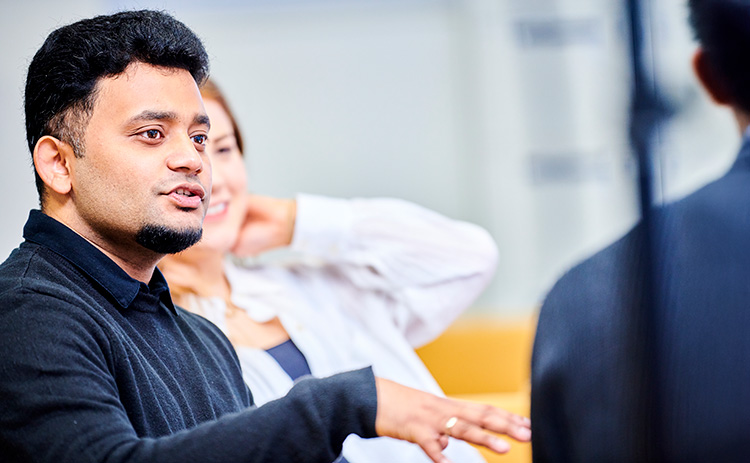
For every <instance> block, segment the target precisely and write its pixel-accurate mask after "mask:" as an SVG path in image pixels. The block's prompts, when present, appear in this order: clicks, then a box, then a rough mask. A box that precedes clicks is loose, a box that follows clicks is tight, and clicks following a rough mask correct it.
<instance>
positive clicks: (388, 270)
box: [159, 80, 497, 463]
mask: <svg viewBox="0 0 750 463" xmlns="http://www.w3.org/2000/svg"><path fill="white" fill-rule="evenodd" d="M201 94H202V96H203V101H204V105H205V107H206V113H207V114H208V116H209V118H210V120H211V132H210V141H209V142H208V144H207V146H206V151H207V152H208V153H209V156H210V158H211V163H212V166H213V186H212V190H211V203H210V204H209V207H208V213H207V214H206V218H205V220H204V223H203V238H202V240H201V241H200V242H199V243H197V244H196V245H195V246H192V247H191V248H189V249H187V250H185V251H183V252H180V253H177V254H173V255H171V256H168V257H166V258H165V259H163V260H162V261H161V263H160V264H159V268H160V269H161V271H162V272H163V274H164V276H165V278H166V279H167V281H168V282H169V285H170V288H171V289H172V294H173V297H174V299H175V302H176V303H177V304H179V305H180V306H182V307H185V308H186V309H188V310H191V311H193V312H195V313H198V314H200V315H202V316H204V317H206V318H208V319H209V320H210V321H212V322H213V323H215V324H216V325H217V326H219V327H220V328H221V329H222V330H223V331H224V332H225V334H226V335H227V337H228V338H229V339H230V341H232V344H233V345H234V347H235V349H236V350H237V355H238V357H239V360H240V364H241V365H242V372H243V376H244V378H245V381H246V382H247V384H248V386H250V390H251V391H252V392H253V398H254V399H255V402H256V403H257V404H263V403H266V402H268V401H270V400H273V399H276V398H278V397H281V396H283V395H285V394H286V393H287V392H288V391H289V389H290V388H291V387H292V385H293V384H294V381H295V380H296V379H297V378H299V377H304V376H306V375H314V376H318V377H323V376H329V375H332V374H335V373H339V372H342V371H346V370H352V369H359V368H362V367H365V366H368V365H372V367H373V371H374V373H375V375H377V376H379V377H383V378H388V379H390V380H394V381H398V382H399V383H402V384H405V385H408V386H411V387H414V388H417V389H422V390H425V391H428V392H431V393H434V394H438V395H442V391H441V390H440V388H439V387H438V385H437V383H436V382H435V380H434V379H433V378H432V376H431V375H430V373H429V371H428V370H427V368H426V367H425V366H424V364H423V363H422V362H421V361H420V359H419V357H418V356H417V355H416V354H415V352H414V348H415V347H419V346H421V345H423V344H425V343H427V342H429V341H431V340H432V339H434V338H435V337H436V336H437V335H438V334H440V333H441V332H442V331H443V330H445V328H446V327H447V326H448V325H450V323H451V322H452V321H453V320H455V318H456V317H457V316H458V315H459V314H460V313H461V312H463V311H464V310H465V309H466V308H467V307H469V305H470V304H471V303H472V302H473V301H474V300H475V299H476V297H477V296H478V295H479V294H480V292H481V291H482V290H483V289H484V288H485V286H486V285H487V283H488V282H489V281H490V279H491V277H492V275H493V273H494V270H495V265H496V260H497V250H496V247H495V244H494V242H493V241H492V238H491V237H490V236H489V234H487V232H485V231H484V230H483V229H481V228H479V227H477V226H475V225H471V224H468V223H465V222H458V221H455V220H450V219H448V218H446V217H443V216H441V215H438V214H436V213H434V212H432V211H429V210H426V209H424V208H421V207H419V206H416V205H414V204H411V203H408V202H405V201H400V200H396V199H355V200H342V199H333V198H326V197H320V196H313V195H304V194H300V195H298V196H297V197H296V198H295V199H274V198H268V197H263V196H258V195H251V196H248V193H247V191H248V190H247V178H246V172H245V168H244V162H243V138H242V136H241V134H240V131H239V129H238V124H237V122H236V120H235V118H234V115H233V113H232V112H231V111H230V108H229V105H228V104H227V102H226V100H225V98H224V96H223V95H222V94H221V93H220V92H219V89H218V88H217V86H216V85H215V83H214V82H212V81H210V80H209V82H207V83H206V85H204V86H203V87H201ZM284 247H287V248H289V249H291V250H293V251H295V253H297V254H299V255H302V258H298V259H296V260H294V261H289V259H287V261H286V262H283V263H276V264H269V263H264V264H263V263H257V262H249V261H247V260H245V261H240V260H238V259H236V258H235V257H236V256H237V255H241V256H254V255H258V254H260V253H262V252H264V251H268V250H271V249H276V248H284ZM232 252H233V253H234V256H233V255H232V254H230V253H232ZM444 453H445V455H446V456H448V457H449V458H450V459H451V460H453V461H455V462H466V463H470V462H478V461H484V460H483V458H482V457H481V456H480V455H479V453H478V452H477V451H476V449H474V448H472V447H471V446H469V445H468V444H466V443H464V442H460V441H455V440H453V441H452V442H451V444H450V445H448V447H447V448H446V449H445V452H444ZM343 458H344V460H342V461H349V462H351V463H363V462H372V463H378V462H385V461H404V462H407V461H408V462H414V463H416V462H427V461H428V458H427V457H426V455H424V452H422V451H421V450H420V449H419V447H417V446H415V445H413V444H409V443H406V442H403V441H397V440H394V439H388V438H378V439H362V438H360V437H357V436H350V437H349V438H348V439H347V441H346V442H345V443H344V449H343Z"/></svg>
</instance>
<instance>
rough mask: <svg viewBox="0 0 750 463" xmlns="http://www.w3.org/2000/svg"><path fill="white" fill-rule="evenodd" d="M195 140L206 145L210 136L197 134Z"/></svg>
mask: <svg viewBox="0 0 750 463" xmlns="http://www.w3.org/2000/svg"><path fill="white" fill-rule="evenodd" d="M193 141H194V142H195V143H198V144H199V145H205V144H206V141H208V136H206V135H196V136H194V137H193Z"/></svg>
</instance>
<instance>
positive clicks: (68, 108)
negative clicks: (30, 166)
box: [24, 10, 208, 200]
mask: <svg viewBox="0 0 750 463" xmlns="http://www.w3.org/2000/svg"><path fill="white" fill-rule="evenodd" d="M134 62H142V63H146V64H151V65H154V66H163V67H167V68H175V69H184V70H186V71H188V72H190V74H191V75H192V76H193V79H195V82H196V83H197V84H198V85H201V84H202V83H203V82H204V81H205V79H206V78H207V77H208V55H207V53H206V50H205V48H204V47H203V44H202V43H201V40H200V39H199V38H198V37H197V36H196V35H195V33H193V31H191V30H190V29H188V27H187V26H185V25H184V24H183V23H181V22H180V21H178V20H176V19H175V18H173V17H172V16H170V15H169V14H167V13H164V12H161V11H152V10H140V11H124V12H120V13H116V14H112V15H103V16H97V17H94V18H91V19H84V20H81V21H78V22H75V23H73V24H69V25H67V26H63V27H60V28H59V29H56V30H55V31H53V32H52V33H50V34H49V36H48V37H47V40H45V41H44V44H43V45H42V46H41V48H40V49H39V50H38V51H37V52H36V54H35V55H34V58H33V59H32V61H31V64H30V65H29V71H28V75H27V77H26V95H25V102H24V106H25V111H26V141H27V143H28V145H29V150H30V151H31V153H32V154H33V152H34V146H35V145H36V143H37V141H39V139H40V138H41V137H43V136H44V135H52V136H54V137H56V138H59V139H60V140H62V141H64V142H66V143H69V144H70V145H71V146H72V147H73V149H74V152H75V153H76V155H78V156H81V155H83V146H82V140H81V138H82V134H83V130H84V128H85V125H86V124H87V123H88V120H89V118H90V116H91V111H92V109H93V105H94V101H95V98H96V84H97V82H98V80H99V79H101V78H103V77H109V76H115V75H118V74H121V73H122V72H124V71H125V68H127V67H128V65H129V64H131V63H134ZM35 175H36V187H37V191H38V192H39V198H40V200H43V192H44V184H43V182H42V180H41V178H40V177H39V175H38V174H36V171H35Z"/></svg>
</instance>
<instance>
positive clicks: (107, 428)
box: [0, 295, 528, 463]
mask: <svg viewBox="0 0 750 463" xmlns="http://www.w3.org/2000/svg"><path fill="white" fill-rule="evenodd" d="M6 296H7V295H6ZM23 300H24V297H23V295H20V296H17V297H16V298H15V299H14V300H9V299H8V298H6V300H5V302H7V303H8V304H7V305H5V306H4V307H5V310H3V312H2V314H0V351H1V352H3V353H4V355H3V356H1V357H0V395H1V396H2V397H3V401H2V404H0V454H1V455H2V456H3V459H4V461H11V462H13V461H19V462H25V461H42V462H55V463H58V462H77V463H78V462H105V461H106V462H147V461H148V462H153V461H159V462H164V463H171V462H191V461H194V462H269V463H270V462H279V461H298V460H301V459H302V460H304V461H310V462H321V463H322V462H330V461H332V460H333V459H335V458H336V456H337V455H338V454H339V453H340V451H341V445H342V443H343V441H344V439H345V438H346V436H347V435H349V434H350V433H355V434H358V435H360V436H363V437H374V436H376V435H384V436H390V437H395V438H399V439H405V440H409V441H411V442H416V443H418V444H420V445H422V447H423V448H425V450H426V451H428V452H429V454H430V455H431V456H432V457H433V459H436V458H439V455H438V453H437V452H439V451H438V450H436V449H438V448H439V447H440V446H441V445H444V443H445V438H444V437H443V433H444V431H445V429H444V426H445V423H446V422H447V419H448V418H449V417H451V416H457V417H458V418H459V421H458V423H457V425H456V426H455V427H454V432H453V435H454V436H456V437H458V438H465V439H466V440H468V441H470V442H476V443H479V444H488V443H490V444H491V442H490V441H489V440H487V439H488V438H487V437H485V436H484V435H483V434H480V433H479V431H478V430H479V429H480V428H483V429H488V430H491V431H496V432H508V433H510V434H511V435H512V436H514V437H517V438H519V439H526V438H527V437H528V435H527V433H528V423H527V422H525V421H524V420H523V419H522V418H520V417H515V416H513V415H510V414H507V413H505V412H503V411H501V410H497V409H491V408H486V409H482V408H481V407H477V406H469V405H466V404H462V403H458V402H455V401H449V400H447V399H441V398H438V397H435V396H432V395H430V394H427V393H423V392H420V391H415V390H412V389H409V388H406V387H403V386H399V385H396V384H395V383H390V382H387V381H384V380H377V382H376V380H375V378H374V377H373V376H372V372H371V371H370V370H369V369H365V370H359V371H355V372H349V373H343V374H340V375H336V376H333V377H330V378H324V379H309V380H305V381H302V382H300V383H299V384H297V385H296V386H295V387H294V388H293V389H292V390H291V391H290V393H289V394H288V395H287V396H286V397H284V398H281V399H278V400H276V401H273V402H271V403H269V404H266V405H264V406H262V407H259V408H251V409H247V410H243V411H239V412H236V413H229V414H224V415H223V416H221V417H220V418H219V419H218V420H211V419H209V420H200V419H199V421H203V422H202V423H201V424H199V425H197V426H195V427H191V428H189V429H182V428H180V427H179V426H178V427H177V428H175V429H174V430H173V431H172V432H170V433H168V434H167V435H152V436H149V437H143V435H139V433H137V432H136V430H135V429H134V426H133V424H132V422H131V419H132V417H131V413H132V412H133V410H128V409H126V408H125V407H124V405H123V404H122V402H121V393H122V392H124V391H120V390H119V389H118V388H119V383H118V381H117V377H118V375H121V374H123V372H122V369H123V368H124V365H120V364H118V360H117V359H118V358H117V357H116V356H111V355H108V354H109V353H110V352H111V351H112V350H113V349H118V348H122V347H123V346H121V345H118V344H120V343H121V342H122V341H123V340H122V339H115V338H113V337H112V336H111V335H110V334H109V333H108V332H107V331H106V330H105V329H98V328H97V325H96V324H91V323H88V322H87V320H85V317H88V315H87V314H85V313H82V312H80V311H76V310H75V309H74V308H73V307H72V306H71V307H68V308H67V309H66V307H65V306H66V304H67V303H64V302H62V301H57V300H55V299H54V298H51V297H50V298H49V299H48V301H47V302H48V304H46V306H47V308H48V309H51V310H34V309H33V307H30V305H29V304H24V302H23ZM37 301H38V299H37ZM8 307H17V308H16V309H15V310H7V308H8ZM76 313H80V314H81V315H80V316H79V317H76V316H71V314H76ZM125 347H127V346H125ZM160 355H170V353H169V352H162V353H160ZM217 381H218V380H217ZM218 386H220V385H217V387H218ZM134 387H141V388H142V391H140V393H141V394H143V395H148V394H149V389H148V387H149V385H148V384H141V385H135V386H134ZM174 392H175V394H176V395H178V396H179V394H180V391H174ZM207 407H209V405H208V404H207ZM491 445H494V444H491ZM497 448H498V449H499V450H502V447H497ZM436 461H439V460H437V459H436Z"/></svg>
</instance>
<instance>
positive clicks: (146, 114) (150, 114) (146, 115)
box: [128, 110, 177, 124]
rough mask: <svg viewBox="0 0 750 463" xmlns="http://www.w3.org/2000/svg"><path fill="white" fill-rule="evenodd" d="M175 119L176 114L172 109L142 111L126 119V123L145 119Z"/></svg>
mask: <svg viewBox="0 0 750 463" xmlns="http://www.w3.org/2000/svg"><path fill="white" fill-rule="evenodd" d="M170 119H172V120H174V119H177V114H176V113H173V112H172V111H149V110H146V111H143V112H141V113H139V114H136V115H135V116H133V117H131V118H130V119H129V120H128V123H131V124H132V123H135V122H145V121H163V120H170Z"/></svg>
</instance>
